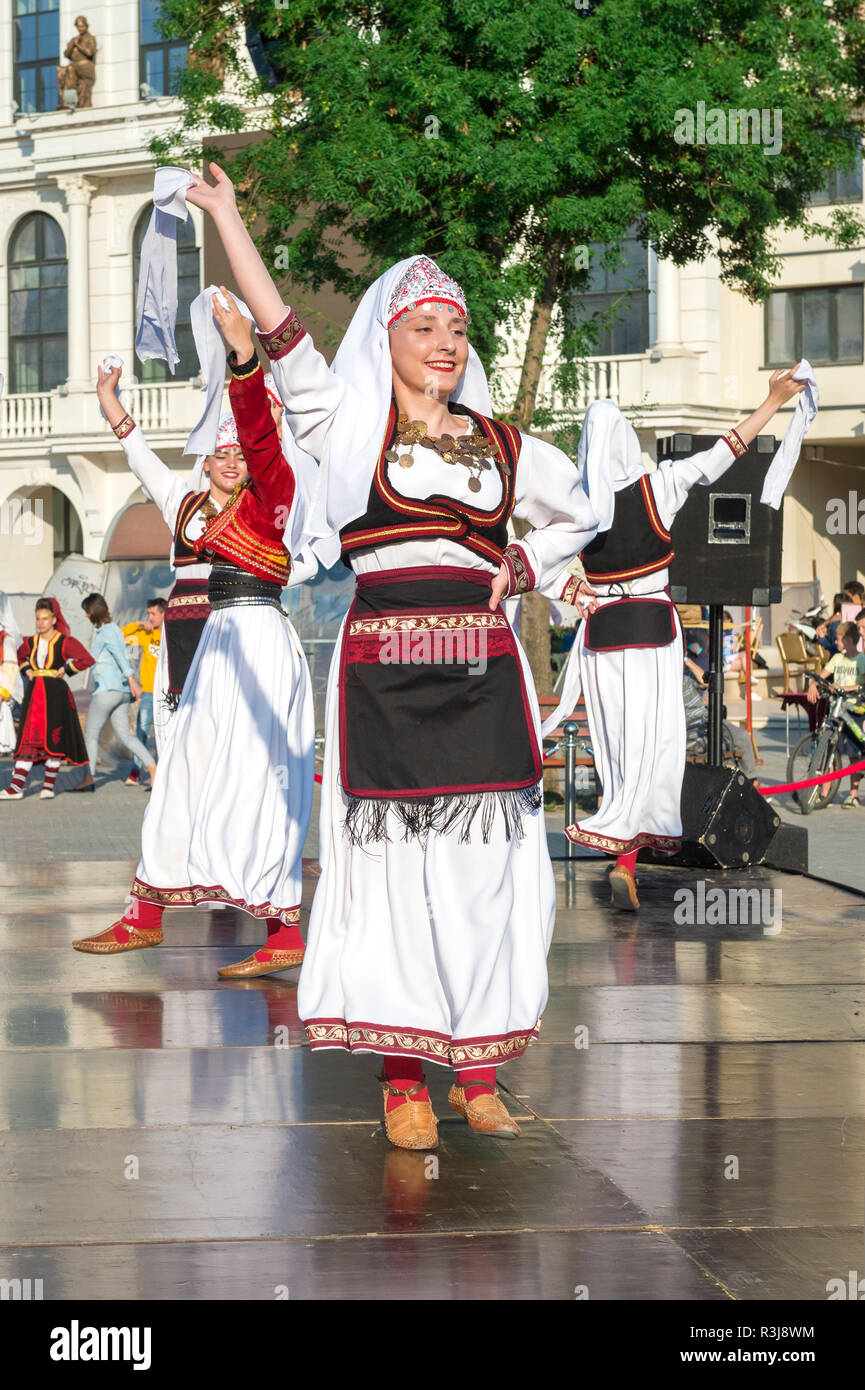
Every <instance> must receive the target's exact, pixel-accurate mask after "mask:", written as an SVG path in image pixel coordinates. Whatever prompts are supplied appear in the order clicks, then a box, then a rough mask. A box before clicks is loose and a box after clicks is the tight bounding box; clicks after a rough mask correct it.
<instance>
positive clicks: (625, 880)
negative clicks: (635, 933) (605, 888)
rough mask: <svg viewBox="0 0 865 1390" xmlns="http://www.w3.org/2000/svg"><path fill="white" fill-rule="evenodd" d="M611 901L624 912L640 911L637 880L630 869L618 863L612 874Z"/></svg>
mask: <svg viewBox="0 0 865 1390" xmlns="http://www.w3.org/2000/svg"><path fill="white" fill-rule="evenodd" d="M610 902H611V903H612V904H613V906H614V907H619V908H621V909H622V911H623V912H638V911H639V908H640V899H639V898H638V897H637V880H636V879H635V878H634V875H633V874H632V873H631V871H630V869H626V868H624V867H623V866H622V865H620V864H617V865H616V867H615V868H614V869H613V871H612V873H611V874H610Z"/></svg>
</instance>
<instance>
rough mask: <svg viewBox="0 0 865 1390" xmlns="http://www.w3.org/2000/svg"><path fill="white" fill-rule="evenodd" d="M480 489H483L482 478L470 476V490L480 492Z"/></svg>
mask: <svg viewBox="0 0 865 1390" xmlns="http://www.w3.org/2000/svg"><path fill="white" fill-rule="evenodd" d="M480 490H481V480H480V478H469V492H480Z"/></svg>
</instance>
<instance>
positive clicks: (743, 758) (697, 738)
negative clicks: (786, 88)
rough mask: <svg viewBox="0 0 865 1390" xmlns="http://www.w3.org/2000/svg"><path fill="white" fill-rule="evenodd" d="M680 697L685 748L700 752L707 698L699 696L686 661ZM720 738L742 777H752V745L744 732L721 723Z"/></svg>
mask: <svg viewBox="0 0 865 1390" xmlns="http://www.w3.org/2000/svg"><path fill="white" fill-rule="evenodd" d="M682 694H683V697H684V701H685V726H686V729H687V748H688V752H689V753H690V754H698V755H699V754H701V753H704V752H705V750H706V747H707V744H708V737H709V716H708V712H707V708H706V706H707V704H708V696H706V695H704V694H703V691H702V689H701V687H700V683H699V682H698V681H697V680H696V679H695V677H694V675H693V672H692V670H689V662H688V661H687V660H686V661H685V671H684V677H683V686H682ZM724 713H726V710H725V711H724ZM722 727H723V734H724V739H725V740H726V741H727V742H728V743H729V744H730V745H731V747H732V749H733V752H734V753H735V754H736V760H737V762H738V764H739V766H740V767H741V769H742V771H743V772H744V774H745V776H746V777H753V776H754V773H755V772H756V771H757V760H756V758H755V757H754V746H753V744H752V743H751V736H750V734H749V733H748V731H747V729H740V728H739V727H738V725H736V724H730V723H729V722H728V721H727V720H726V719H725V720H724V722H723V726H722Z"/></svg>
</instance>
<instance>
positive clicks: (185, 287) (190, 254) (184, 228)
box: [132, 207, 201, 381]
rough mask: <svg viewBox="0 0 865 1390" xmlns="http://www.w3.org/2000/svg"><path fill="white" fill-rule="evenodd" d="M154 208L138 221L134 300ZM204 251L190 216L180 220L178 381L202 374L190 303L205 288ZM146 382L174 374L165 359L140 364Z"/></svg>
mask: <svg viewBox="0 0 865 1390" xmlns="http://www.w3.org/2000/svg"><path fill="white" fill-rule="evenodd" d="M152 211H153V209H152V208H151V207H146V208H144V209H143V211H142V213H141V216H140V217H139V219H138V221H137V222H136V224H135V236H134V238H133V270H132V299H133V304H134V303H135V301H136V299H137V297H138V277H139V275H140V273H141V243H142V242H143V241H144V235H145V233H146V231H147V225H148V223H149V221H150V214H151V212H152ZM200 260H201V257H200V253H199V250H198V247H197V246H196V244H195V227H194V226H193V224H192V218H191V217H190V218H189V219H188V221H186V222H178V223H177V325H176V328H175V332H174V341H175V343H176V345H177V351H178V352H179V354H180V361H179V362H178V363H177V366H176V367H175V369H174V380H175V381H188V380H189V378H190V377H193V376H198V373H199V372H200V370H201V368H200V366H199V362H198V354H197V352H196V351H195V341H194V339H193V337H192V327H191V324H190V321H189V306H190V305H191V303H192V301H193V299H195V297H196V295H197V294H198V292H199V290H200V289H201V271H200V269H199V266H200ZM140 375H141V380H142V381H169V380H170V379H171V373H170V372H169V370H168V367H167V365H166V364H165V363H164V362H159V361H153V362H143V363H141V364H140Z"/></svg>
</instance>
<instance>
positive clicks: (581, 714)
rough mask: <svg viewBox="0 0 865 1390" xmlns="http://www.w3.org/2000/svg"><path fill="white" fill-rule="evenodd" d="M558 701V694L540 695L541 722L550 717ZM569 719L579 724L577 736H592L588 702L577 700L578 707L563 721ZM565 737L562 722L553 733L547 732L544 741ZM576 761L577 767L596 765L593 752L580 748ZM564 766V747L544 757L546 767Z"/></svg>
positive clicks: (553, 741) (582, 737)
mask: <svg viewBox="0 0 865 1390" xmlns="http://www.w3.org/2000/svg"><path fill="white" fill-rule="evenodd" d="M558 703H559V697H558V696H557V695H540V696H539V697H538V704H539V705H540V707H541V723H543V721H544V719H546V718H547V717H548V715H550V714H552V712H553V710H554V709H555V708H556V706H557V705H558ZM569 720H573V721H574V722H575V724H576V726H577V738H581V739H587V738H590V737H591V735H590V733H589V725H588V720H587V716H586V702H585V700H583V699H580V700H578V702H577V707H576V709H575V710H574V712H573V714H569V715H568V718H567V720H565V721H563V723H566V722H568V721H569ZM564 737H565V731H564V728H563V727H562V725H561V724H559V725H557V726H556V728H555V729H553V730H552V732H551V733H549V734H547V735H546V736H545V739H544V742H545V743H558V742H559V741H560V740H561V739H563V738H564ZM574 763H575V766H576V767H594V766H595V760H594V758H593V757H592V755H591V753H586V752H582V751H581V750H580V749H577V756H576V758H575V759H574ZM564 766H565V754H564V750H563V749H558V750H557V751H556V752H555V753H553V754H551V755H550V757H549V758H544V768H545V769H546V768H548V767H549V768H552V767H560V768H563V767H564Z"/></svg>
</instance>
